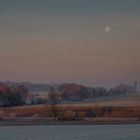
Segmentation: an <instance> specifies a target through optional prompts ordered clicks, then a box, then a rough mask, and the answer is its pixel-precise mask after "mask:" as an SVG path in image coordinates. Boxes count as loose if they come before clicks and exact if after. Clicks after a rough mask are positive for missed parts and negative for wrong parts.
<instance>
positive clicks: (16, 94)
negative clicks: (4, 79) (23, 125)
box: [0, 83, 28, 107]
mask: <svg viewBox="0 0 140 140" xmlns="http://www.w3.org/2000/svg"><path fill="white" fill-rule="evenodd" d="M27 95H28V90H27V89H26V88H25V87H24V86H22V85H17V86H9V85H7V84H4V83H0V106H1V107H6V106H19V105H23V104H24V103H25V101H26V97H27Z"/></svg>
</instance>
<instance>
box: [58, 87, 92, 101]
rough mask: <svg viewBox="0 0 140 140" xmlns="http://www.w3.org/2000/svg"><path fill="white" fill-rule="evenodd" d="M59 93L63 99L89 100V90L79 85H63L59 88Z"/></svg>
mask: <svg viewBox="0 0 140 140" xmlns="http://www.w3.org/2000/svg"><path fill="white" fill-rule="evenodd" d="M58 93H59V94H60V97H61V98H62V99H66V100H67V99H71V100H72V99H86V98H89V97H90V96H91V95H90V92H89V90H88V88H86V87H85V86H82V85H78V84H62V85H60V86H59V87H58Z"/></svg>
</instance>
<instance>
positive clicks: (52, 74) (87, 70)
mask: <svg viewBox="0 0 140 140" xmlns="http://www.w3.org/2000/svg"><path fill="white" fill-rule="evenodd" d="M139 60H140V0H0V81H7V80H9V81H32V82H44V83H50V82H58V83H63V82H70V83H80V84H84V85H89V86H99V85H102V86H106V87H111V86H114V85H117V84H120V83H131V82H133V81H134V80H135V79H138V80H139V79H140V63H139Z"/></svg>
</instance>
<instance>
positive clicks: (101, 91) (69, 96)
mask: <svg viewBox="0 0 140 140" xmlns="http://www.w3.org/2000/svg"><path fill="white" fill-rule="evenodd" d="M57 90H58V93H59V95H60V98H61V99H64V100H78V99H88V98H91V97H99V96H110V95H122V94H125V93H126V92H127V91H126V88H125V86H124V85H119V86H116V87H114V88H110V89H106V88H104V87H96V88H91V87H86V86H83V85H78V84H67V83H66V84H62V85H60V86H59V87H58V89H57Z"/></svg>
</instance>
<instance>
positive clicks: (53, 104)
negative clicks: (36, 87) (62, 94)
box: [48, 92, 59, 120]
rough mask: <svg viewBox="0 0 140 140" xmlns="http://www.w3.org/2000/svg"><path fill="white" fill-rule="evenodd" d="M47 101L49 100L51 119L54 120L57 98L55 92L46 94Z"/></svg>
mask: <svg viewBox="0 0 140 140" xmlns="http://www.w3.org/2000/svg"><path fill="white" fill-rule="evenodd" d="M48 99H49V105H50V111H51V113H52V116H53V119H54V120H56V117H57V111H58V110H57V105H58V103H59V96H58V94H57V93H56V92H50V93H48Z"/></svg>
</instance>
